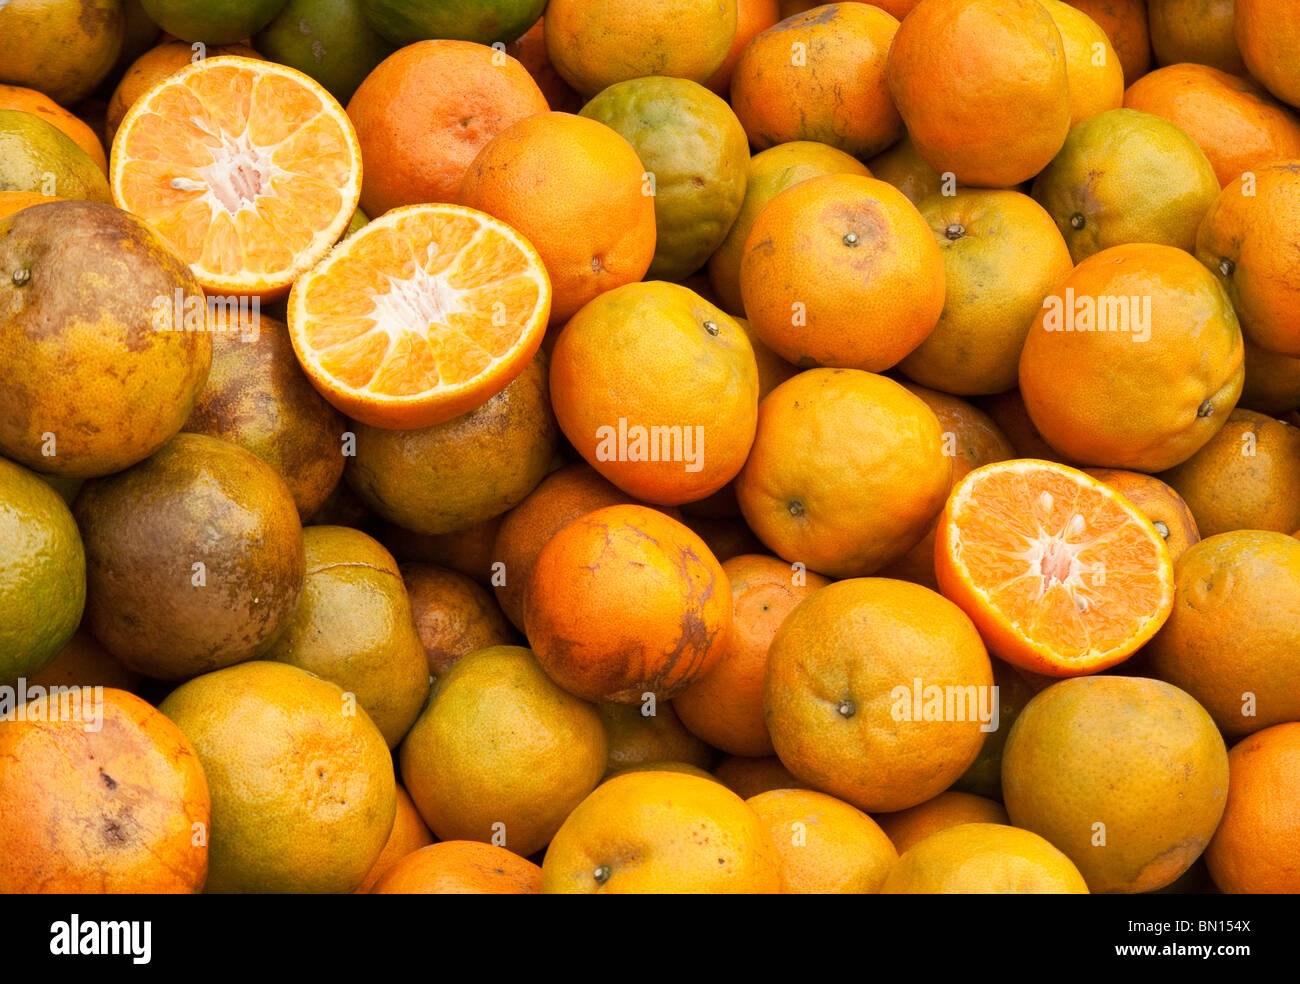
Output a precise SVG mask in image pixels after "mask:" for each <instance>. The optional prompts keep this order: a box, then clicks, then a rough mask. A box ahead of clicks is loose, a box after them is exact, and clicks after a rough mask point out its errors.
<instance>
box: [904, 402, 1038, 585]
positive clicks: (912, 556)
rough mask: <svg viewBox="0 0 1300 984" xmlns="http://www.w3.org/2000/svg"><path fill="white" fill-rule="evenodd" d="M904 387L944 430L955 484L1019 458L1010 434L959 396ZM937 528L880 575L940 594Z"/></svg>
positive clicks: (936, 521) (944, 446) (945, 445)
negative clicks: (982, 468) (977, 471)
mask: <svg viewBox="0 0 1300 984" xmlns="http://www.w3.org/2000/svg"><path fill="white" fill-rule="evenodd" d="M903 386H904V388H905V389H907V391H908V392H909V393H912V394H913V395H914V396H918V397H920V398H921V401H922V402H923V403H925V405H926V406H928V407H929V408H930V409H931V410H932V411H934V415H935V416H936V417H937V418H939V426H940V427H942V428H943V452H944V454H945V455H946V456H948V457H949V458H951V459H952V484H953V485H956V484H957V482H959V481H961V479H963V478H965V477H966V476H967V475H968V474H969V473H970V472H972V471H974V470H975V469H976V468H978V467H980V465H987V464H990V463H991V462H994V461H1005V460H1006V459H1008V458H1014V457H1016V456H1017V455H1016V453H1015V450H1014V449H1013V448H1012V447H1011V444H1010V442H1009V441H1008V440H1007V438H1006V435H1004V434H1003V433H1002V431H1001V430H999V429H998V425H997V424H995V423H993V421H992V419H991V418H989V416H988V415H987V414H985V413H984V412H983V411H981V410H977V409H976V408H975V407H974V406H972V405H971V404H969V403H967V402H966V401H965V400H963V399H960V398H959V397H956V396H949V395H948V394H947V393H938V392H936V391H934V390H930V389H926V388H925V387H924V386H917V385H916V383H904V384H903ZM937 527H938V517H937V516H936V517H935V522H934V523H931V524H930V529H929V531H928V532H927V533H926V534H925V536H924V537H923V538H922V539H921V540H920V541H918V542H917V544H916V546H914V547H912V549H911V550H909V551H907V553H905V554H903V556H901V557H899V558H898V560H896V561H894V562H893V563H892V564H889V565H888V566H887V567H885V568H883V569H882V570H881V572H880V573H881V574H882V575H883V576H885V577H896V578H899V579H901V580H903V581H912V582H914V583H916V584H920V585H923V586H925V587H927V588H932V589H933V590H935V591H938V590H939V582H938V581H936V580H935V577H934V537H935V532H936V530H937Z"/></svg>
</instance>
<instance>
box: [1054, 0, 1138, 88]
mask: <svg viewBox="0 0 1300 984" xmlns="http://www.w3.org/2000/svg"><path fill="white" fill-rule="evenodd" d="M1069 3H1070V6H1071V7H1074V8H1075V9H1076V10H1082V11H1083V12H1084V13H1085V14H1087V15H1088V16H1089V17H1091V18H1092V19H1093V20H1094V21H1096V22H1097V24H1098V25H1099V26H1100V27H1101V29H1102V30H1103V31H1105V32H1106V36H1107V37H1108V38H1109V39H1110V43H1111V47H1113V48H1114V49H1115V54H1117V55H1119V61H1120V64H1121V65H1122V66H1124V84H1125V85H1132V84H1133V83H1134V82H1136V81H1137V80H1138V79H1140V78H1141V77H1142V76H1143V75H1145V74H1146V73H1147V72H1148V71H1150V69H1151V35H1150V31H1149V29H1148V26H1147V6H1146V3H1145V0H1069Z"/></svg>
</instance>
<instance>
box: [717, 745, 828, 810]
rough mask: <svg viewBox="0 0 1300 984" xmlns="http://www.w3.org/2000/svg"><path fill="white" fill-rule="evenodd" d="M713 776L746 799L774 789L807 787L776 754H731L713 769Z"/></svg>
mask: <svg viewBox="0 0 1300 984" xmlns="http://www.w3.org/2000/svg"><path fill="white" fill-rule="evenodd" d="M713 776H714V778H715V779H717V780H718V782H720V783H722V784H723V785H724V786H726V787H727V788H728V789H730V790H731V791H732V792H734V793H736V794H737V795H739V796H743V797H744V798H745V799H749V798H751V797H754V796H757V795H758V794H759V793H766V792H767V791H768V790H771V789H805V788H807V787H806V784H805V783H803V782H800V781H799V780H798V779H796V778H795V777H794V775H792V774H791V772H790V770H789V769H787V768H786V767H785V766H784V765H782V764H781V760H780V759H779V758H777V757H776V756H775V755H765V756H763V757H761V758H748V757H746V756H743V755H728V756H727V757H726V758H724V759H723V760H722V761H721V762H719V763H718V764H717V766H716V767H715V768H714V770H713Z"/></svg>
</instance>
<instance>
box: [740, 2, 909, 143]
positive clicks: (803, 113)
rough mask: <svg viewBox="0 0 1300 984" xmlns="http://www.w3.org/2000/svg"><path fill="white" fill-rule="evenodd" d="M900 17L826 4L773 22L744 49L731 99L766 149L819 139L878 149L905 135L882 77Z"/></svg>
mask: <svg viewBox="0 0 1300 984" xmlns="http://www.w3.org/2000/svg"><path fill="white" fill-rule="evenodd" d="M897 31H898V21H897V20H895V19H894V18H893V17H891V16H890V15H889V14H887V13H885V12H884V11H883V10H881V9H880V8H879V7H876V6H873V5H871V4H866V3H832V4H824V5H822V6H820V7H817V8H815V9H813V10H810V11H808V12H807V13H805V14H797V15H795V16H794V17H790V18H787V19H786V20H783V21H781V22H780V23H779V24H777V25H775V26H774V27H769V28H768V29H767V30H766V31H764V32H763V33H762V34H760V35H758V37H756V38H755V39H754V40H753V41H751V42H750V43H749V44H748V45H747V46H746V47H745V50H744V51H743V52H742V53H741V56H740V60H739V61H738V62H737V63H736V68H735V71H734V72H733V74H732V77H731V104H732V106H733V107H734V108H735V110H736V115H737V116H738V117H740V122H741V124H742V125H743V126H744V127H745V132H746V133H747V134H749V142H750V143H751V144H753V145H754V146H755V147H757V148H758V149H759V150H762V149H764V148H766V147H771V146H773V145H775V144H783V143H788V142H789V141H791V140H816V141H818V142H819V143H824V144H828V145H830V146H832V147H836V148H838V149H839V150H843V151H845V152H846V153H849V154H853V155H854V156H855V157H870V156H871V155H872V154H878V153H880V151H882V150H884V149H885V148H886V147H888V146H889V145H890V144H892V143H894V141H896V140H898V138H899V137H901V136H902V135H903V121H902V119H901V118H900V117H899V115H898V110H897V109H896V108H895V107H894V100H893V99H892V98H891V97H890V94H889V86H888V84H887V83H886V81H885V67H886V65H887V63H888V60H889V46H890V44H891V43H892V42H893V40H894V35H895V33H896V32H897Z"/></svg>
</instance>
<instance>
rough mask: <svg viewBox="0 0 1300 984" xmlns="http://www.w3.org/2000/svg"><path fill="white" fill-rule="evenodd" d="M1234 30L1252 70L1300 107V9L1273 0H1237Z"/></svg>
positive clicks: (1290, 102) (1277, 93)
mask: <svg viewBox="0 0 1300 984" xmlns="http://www.w3.org/2000/svg"><path fill="white" fill-rule="evenodd" d="M1233 31H1234V33H1235V36H1236V39H1237V48H1238V50H1239V51H1240V52H1241V58H1242V60H1243V61H1244V62H1245V63H1246V68H1248V69H1249V70H1250V74H1251V75H1252V76H1254V77H1255V78H1257V79H1259V80H1260V81H1261V82H1263V83H1264V85H1266V86H1267V87H1268V90H1269V91H1270V92H1271V93H1273V95H1275V96H1277V97H1278V98H1279V99H1281V100H1282V101H1283V102H1286V103H1289V104H1290V105H1292V106H1296V107H1300V75H1297V74H1296V70H1295V66H1296V64H1297V63H1298V62H1300V10H1297V9H1296V8H1295V7H1293V6H1291V5H1290V4H1277V3H1274V2H1273V0H1236V4H1235V6H1234V8H1233Z"/></svg>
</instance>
